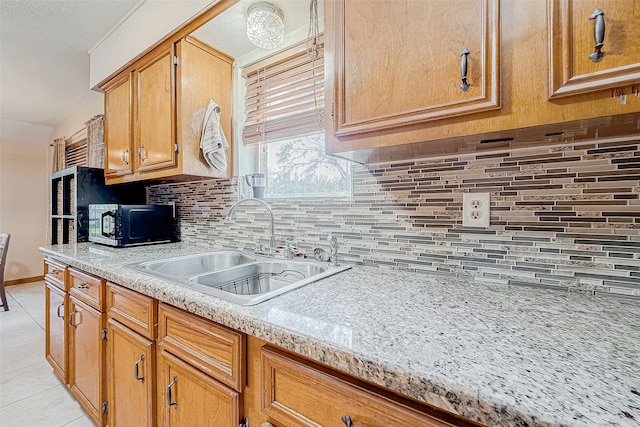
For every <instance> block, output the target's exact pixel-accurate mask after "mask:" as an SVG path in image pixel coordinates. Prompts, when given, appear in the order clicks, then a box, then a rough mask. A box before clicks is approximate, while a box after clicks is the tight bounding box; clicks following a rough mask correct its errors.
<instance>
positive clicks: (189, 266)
mask: <svg viewBox="0 0 640 427" xmlns="http://www.w3.org/2000/svg"><path fill="white" fill-rule="evenodd" d="M255 260H256V258H255V257H251V256H248V255H246V254H244V253H242V252H236V251H216V252H206V253H203V254H197V255H188V256H181V257H175V258H166V259H161V260H158V261H148V262H143V263H140V264H136V265H135V266H134V267H136V268H137V269H138V270H142V271H145V272H148V273H150V274H154V275H159V276H164V277H169V278H174V279H184V278H189V277H193V276H195V275H198V274H202V273H209V272H213V271H218V270H224V269H226V268H229V267H234V266H236V265H242V264H246V263H248V262H252V261H255Z"/></svg>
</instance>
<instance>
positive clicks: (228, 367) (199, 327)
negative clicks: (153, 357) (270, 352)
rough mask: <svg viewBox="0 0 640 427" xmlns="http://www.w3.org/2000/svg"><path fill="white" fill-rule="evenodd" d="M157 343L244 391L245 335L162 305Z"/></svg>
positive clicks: (222, 381)
mask: <svg viewBox="0 0 640 427" xmlns="http://www.w3.org/2000/svg"><path fill="white" fill-rule="evenodd" d="M158 342H159V346H160V348H161V349H162V350H165V351H168V352H170V353H172V354H173V355H175V356H178V357H179V358H181V359H182V360H184V361H185V362H187V363H189V364H191V365H193V366H195V367H197V368H198V369H200V370H201V371H203V372H205V373H206V374H207V375H210V376H211V377H213V378H215V379H217V380H218V381H220V382H221V383H223V384H225V385H227V386H229V387H231V388H232V389H234V390H236V391H242V386H243V384H244V382H245V381H244V375H245V373H244V369H243V363H242V362H243V361H244V357H245V339H244V334H242V333H240V332H237V331H234V330H232V329H229V328H227V327H224V326H221V325H218V324H216V323H214V322H211V321H210V320H206V319H203V318H201V317H197V316H195V315H193V314H189V313H185V312H184V311H181V310H178V309H176V308H173V307H170V306H168V305H165V304H162V303H161V304H159V305H158Z"/></svg>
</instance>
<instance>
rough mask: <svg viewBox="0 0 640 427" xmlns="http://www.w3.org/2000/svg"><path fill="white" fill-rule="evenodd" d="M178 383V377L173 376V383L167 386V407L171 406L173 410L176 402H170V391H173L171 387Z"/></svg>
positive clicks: (176, 405)
mask: <svg viewBox="0 0 640 427" xmlns="http://www.w3.org/2000/svg"><path fill="white" fill-rule="evenodd" d="M177 382H178V377H177V376H176V375H174V376H173V381H171V383H170V384H169V385H168V386H167V405H169V407H171V406H173V407H175V408H177V407H178V402H172V400H173V399H172V398H171V389H173V386H174V385H176V383H177Z"/></svg>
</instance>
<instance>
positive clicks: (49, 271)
mask: <svg viewBox="0 0 640 427" xmlns="http://www.w3.org/2000/svg"><path fill="white" fill-rule="evenodd" d="M44 266H45V279H46V280H47V281H48V282H49V283H51V284H53V285H55V286H57V287H58V288H60V289H62V290H63V291H68V290H69V289H68V288H67V283H66V281H65V277H66V275H67V274H66V273H67V266H66V265H65V264H62V263H61V262H58V261H55V260H53V259H49V258H47V259H45V260H44Z"/></svg>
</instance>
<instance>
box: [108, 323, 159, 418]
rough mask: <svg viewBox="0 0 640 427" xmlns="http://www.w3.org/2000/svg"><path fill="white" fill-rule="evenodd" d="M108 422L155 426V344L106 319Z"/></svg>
mask: <svg viewBox="0 0 640 427" xmlns="http://www.w3.org/2000/svg"><path fill="white" fill-rule="evenodd" d="M107 331H108V332H107V336H108V339H107V377H106V378H107V385H108V386H107V400H108V402H109V405H108V410H107V425H109V426H110V427H117V426H121V427H127V426H136V427H144V426H147V427H152V426H155V421H156V419H155V368H156V366H155V359H156V355H155V343H154V342H153V341H150V340H149V339H147V338H145V337H143V336H141V335H140V334H138V333H136V332H134V331H132V330H131V329H129V328H127V327H126V326H123V325H122V324H121V323H119V322H118V321H116V320H114V319H109V320H108V322H107Z"/></svg>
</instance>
